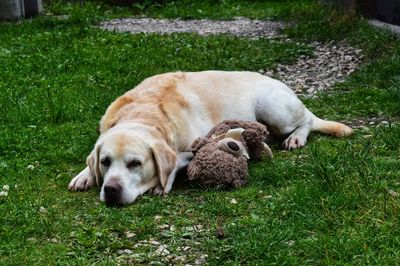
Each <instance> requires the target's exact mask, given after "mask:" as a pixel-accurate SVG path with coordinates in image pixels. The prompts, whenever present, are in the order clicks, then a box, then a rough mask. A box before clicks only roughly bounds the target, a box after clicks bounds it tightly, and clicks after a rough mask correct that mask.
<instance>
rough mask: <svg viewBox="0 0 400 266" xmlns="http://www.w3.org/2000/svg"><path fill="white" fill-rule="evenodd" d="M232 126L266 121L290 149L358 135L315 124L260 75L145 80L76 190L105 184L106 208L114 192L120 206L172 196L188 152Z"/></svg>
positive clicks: (105, 134) (286, 92)
mask: <svg viewBox="0 0 400 266" xmlns="http://www.w3.org/2000/svg"><path fill="white" fill-rule="evenodd" d="M226 119H241V120H250V121H259V122H262V123H264V124H266V125H267V126H268V128H269V129H270V130H272V131H273V132H274V133H275V134H277V135H281V136H284V135H289V136H288V137H287V138H286V140H285V141H284V143H283V145H284V147H285V148H286V149H294V148H299V147H302V146H304V145H305V143H306V140H307V136H308V134H309V132H310V131H319V132H322V133H325V134H332V135H335V136H337V137H342V136H346V135H349V134H351V132H352V129H351V128H349V127H347V126H345V125H343V124H341V123H337V122H332V121H325V120H322V119H320V118H318V117H316V116H315V115H314V114H312V113H311V112H310V111H309V110H308V109H307V108H306V107H305V106H304V105H303V103H302V102H301V101H300V100H299V99H298V98H297V96H296V95H295V94H294V93H293V91H292V90H291V89H289V88H288V87H287V86H286V85H285V84H283V83H281V82H280V81H278V80H275V79H272V78H268V77H265V76H262V75H260V74H258V73H253V72H223V71H205V72H188V73H182V72H177V73H167V74H162V75H157V76H153V77H150V78H148V79H146V80H144V81H143V82H142V83H140V84H139V85H138V86H137V87H136V88H134V89H133V90H130V91H128V92H127V93H125V94H124V95H123V96H121V97H119V98H118V99H117V100H116V101H114V102H113V103H112V104H111V105H110V106H109V107H108V109H107V111H106V113H105V115H104V116H103V117H102V119H101V122H100V133H101V135H100V137H99V139H98V140H97V142H96V145H95V148H94V149H93V151H92V152H91V154H90V155H89V157H88V159H87V165H88V166H87V167H86V168H85V169H84V170H83V171H82V172H80V173H79V174H78V175H77V176H76V177H74V178H73V179H72V180H71V182H70V184H69V188H70V189H71V190H86V189H89V188H90V187H92V186H94V185H96V184H100V183H101V180H104V182H103V185H102V189H101V193H100V199H101V200H102V201H107V195H106V190H107V188H110V186H111V187H113V186H114V187H118V189H119V188H120V189H121V191H120V195H118V199H117V203H131V202H133V201H134V200H135V199H136V198H137V197H138V196H140V195H142V194H143V193H145V192H146V191H149V190H153V191H154V192H156V193H168V192H169V191H170V190H171V187H172V183H173V180H174V178H175V174H176V172H177V170H178V169H179V168H180V167H184V166H185V165H187V163H188V159H189V157H190V156H187V154H185V153H181V152H185V151H190V146H191V144H192V142H193V141H194V139H196V138H197V137H199V136H204V135H206V134H207V133H208V131H209V130H210V129H211V128H212V127H213V126H215V125H216V124H217V123H219V122H221V121H223V120H226ZM106 157H107V158H108V159H109V160H110V162H111V164H110V165H109V166H108V165H107V162H106V163H104V158H106ZM102 160H103V163H101V162H102ZM132 162H133V163H132ZM130 163H131V164H130ZM132 166H133V167H132ZM107 185H108V187H107ZM105 188H106V189H105ZM107 191H109V190H107ZM107 193H108V192H107ZM118 193H119V191H118Z"/></svg>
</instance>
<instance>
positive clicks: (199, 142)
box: [192, 138, 212, 154]
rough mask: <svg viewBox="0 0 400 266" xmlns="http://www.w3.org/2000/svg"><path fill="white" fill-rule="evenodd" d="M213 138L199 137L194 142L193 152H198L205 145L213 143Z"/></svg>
mask: <svg viewBox="0 0 400 266" xmlns="http://www.w3.org/2000/svg"><path fill="white" fill-rule="evenodd" d="M211 142H212V140H210V139H208V138H197V139H195V141H193V143H192V153H193V154H196V153H197V152H198V151H199V150H200V149H201V148H202V147H203V146H204V145H206V144H208V143H211Z"/></svg>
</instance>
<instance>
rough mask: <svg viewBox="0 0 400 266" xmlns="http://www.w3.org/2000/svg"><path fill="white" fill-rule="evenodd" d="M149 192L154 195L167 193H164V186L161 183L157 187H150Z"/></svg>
mask: <svg viewBox="0 0 400 266" xmlns="http://www.w3.org/2000/svg"><path fill="white" fill-rule="evenodd" d="M147 192H148V193H149V194H152V195H158V196H162V195H165V194H166V193H164V188H163V187H162V186H160V185H158V186H156V187H154V188H151V189H149V191H147Z"/></svg>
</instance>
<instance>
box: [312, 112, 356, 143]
mask: <svg viewBox="0 0 400 266" xmlns="http://www.w3.org/2000/svg"><path fill="white" fill-rule="evenodd" d="M311 130H312V131H318V132H321V133H323V134H327V135H333V136H336V137H338V138H341V137H345V136H349V135H351V134H352V133H353V129H351V127H348V126H346V125H345V124H342V123H339V122H334V121H328V120H323V119H321V118H318V117H316V116H315V115H314V114H313V122H312V127H311Z"/></svg>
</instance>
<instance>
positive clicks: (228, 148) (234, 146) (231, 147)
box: [217, 138, 250, 159]
mask: <svg viewBox="0 0 400 266" xmlns="http://www.w3.org/2000/svg"><path fill="white" fill-rule="evenodd" d="M217 146H218V149H220V150H222V151H225V152H227V153H230V154H232V155H235V156H237V157H239V156H244V157H246V158H247V159H250V157H249V154H248V153H247V150H246V148H245V147H244V146H243V144H242V143H241V142H240V141H237V140H235V139H232V138H225V139H222V140H220V141H219V142H218V145H217Z"/></svg>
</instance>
